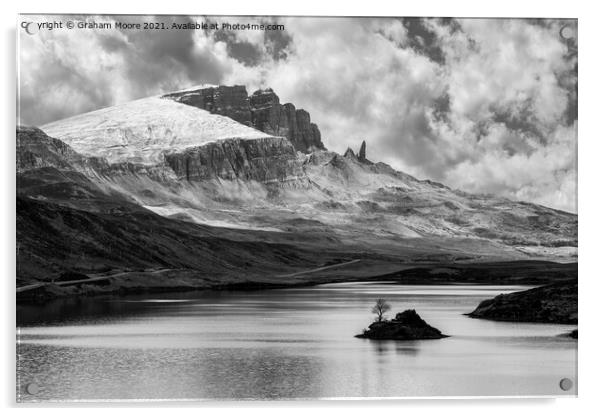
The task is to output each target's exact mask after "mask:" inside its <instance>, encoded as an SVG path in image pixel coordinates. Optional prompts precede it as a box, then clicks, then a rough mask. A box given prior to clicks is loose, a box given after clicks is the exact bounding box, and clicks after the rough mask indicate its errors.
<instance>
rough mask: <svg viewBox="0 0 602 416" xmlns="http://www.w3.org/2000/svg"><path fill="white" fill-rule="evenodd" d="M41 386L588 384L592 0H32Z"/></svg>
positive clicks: (66, 390)
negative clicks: (145, 9)
mask: <svg viewBox="0 0 602 416" xmlns="http://www.w3.org/2000/svg"><path fill="white" fill-rule="evenodd" d="M17 30H18V61H19V62H18V65H19V66H18V69H19V72H18V74H19V96H18V114H19V119H18V127H17V131H16V150H17V152H16V155H17V173H16V174H17V195H16V197H17V215H16V218H17V224H16V229H17V275H16V285H17V292H16V297H17V335H18V337H17V353H18V356H17V386H16V391H17V400H18V401H20V402H47V401H82V400H84V401H103V400H188V399H193V400H202V399H209V400H221V399H223V400H230V399H276V400H278V399H301V398H310V399H312V398H390V397H433V396H435V397H445V396H492V397H499V396H565V395H568V396H576V394H577V372H576V371H577V370H576V362H577V214H576V212H577V207H576V191H577V189H576V172H577V161H576V145H577V135H576V131H577V130H576V129H577V101H576V99H577V43H578V39H577V22H576V21H575V20H562V19H459V18H446V19H442V18H338V17H332V18H319V17H261V16H258V17H228V16H213V17H211V16H189V17H188V16H160V17H152V16H125V15H114V16H106V15H105V16H71V15H64V16H60V15H56V16H51V15H21V16H20V17H19V26H18V28H17Z"/></svg>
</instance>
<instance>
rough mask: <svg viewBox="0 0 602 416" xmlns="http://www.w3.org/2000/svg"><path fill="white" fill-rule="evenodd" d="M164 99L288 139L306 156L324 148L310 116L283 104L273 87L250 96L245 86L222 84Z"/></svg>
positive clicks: (178, 93) (176, 93)
mask: <svg viewBox="0 0 602 416" xmlns="http://www.w3.org/2000/svg"><path fill="white" fill-rule="evenodd" d="M162 98H169V99H172V100H175V101H177V102H179V103H182V104H187V105H190V106H193V107H197V108H201V109H203V110H207V111H209V112H210V113H213V114H219V115H223V116H227V117H230V118H231V119H233V120H235V121H238V122H239V123H242V124H245V125H248V126H251V127H254V128H256V129H257V130H260V131H262V132H264V133H267V134H271V135H273V136H281V137H286V138H287V139H289V140H290V142H291V143H292V144H293V146H294V147H295V149H296V150H299V151H301V152H303V153H311V152H313V151H314V150H319V149H324V144H323V143H322V136H321V134H320V129H318V126H317V125H316V124H314V123H312V122H311V117H310V115H309V113H308V112H307V111H305V110H303V109H296V108H295V106H294V105H293V104H291V103H286V104H280V98H278V96H277V95H276V94H275V93H274V91H273V90H272V89H271V88H267V89H265V90H258V91H255V92H254V93H253V95H251V96H250V97H249V96H248V95H247V90H246V88H245V87H244V86H242V85H235V86H223V85H220V86H215V87H213V86H212V87H202V88H199V89H193V90H187V91H179V92H174V93H170V94H166V95H164V96H163V97H162Z"/></svg>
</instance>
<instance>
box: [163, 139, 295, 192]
mask: <svg viewBox="0 0 602 416" xmlns="http://www.w3.org/2000/svg"><path fill="white" fill-rule="evenodd" d="M165 160H166V162H167V164H168V165H169V166H170V167H171V168H172V169H173V171H174V172H175V173H176V175H177V176H178V178H179V179H186V180H188V181H202V180H207V179H214V178H221V179H227V180H234V179H241V180H254V181H258V182H263V183H269V182H284V181H289V180H296V179H300V178H303V177H305V174H304V172H303V169H302V168H301V163H299V162H298V161H297V157H296V152H295V149H294V147H293V146H292V144H291V143H290V142H289V141H288V140H286V139H284V138H281V137H266V138H262V139H254V140H244V139H226V140H220V141H219V142H213V143H208V144H206V145H203V146H199V147H194V148H190V149H186V150H185V151H184V152H179V153H170V154H166V155H165Z"/></svg>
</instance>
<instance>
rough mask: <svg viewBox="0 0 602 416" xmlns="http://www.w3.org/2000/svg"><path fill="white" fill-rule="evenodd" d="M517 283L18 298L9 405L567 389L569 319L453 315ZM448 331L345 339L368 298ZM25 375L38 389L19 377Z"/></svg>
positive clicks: (358, 326) (367, 317) (572, 373)
mask: <svg viewBox="0 0 602 416" xmlns="http://www.w3.org/2000/svg"><path fill="white" fill-rule="evenodd" d="M525 288H526V287H521V286H464V285H463V286H402V285H397V284H389V283H343V284H328V285H321V286H316V287H309V288H295V289H277V290H265V291H253V292H242V291H221V292H212V291H207V292H195V293H184V294H162V295H140V296H127V297H104V298H100V297H96V298H85V299H63V300H57V301H53V302H50V303H47V304H45V305H42V306H32V305H19V306H18V309H17V316H18V342H17V353H18V354H19V360H18V366H17V384H18V386H17V393H18V395H19V400H21V401H46V400H107V399H200V398H204V399H218V398H219V399H245V398H247V399H287V398H320V397H324V398H335V397H341V398H342V397H401V396H415V397H416V396H419V397H424V396H433V395H435V396H465V395H469V396H477V395H487V396H499V395H504V396H508V395H510V396H518V395H520V396H522V395H562V394H571V395H574V394H576V385H575V386H574V387H573V388H572V389H571V390H569V391H567V392H563V391H562V390H561V389H560V388H559V381H560V379H562V378H564V377H568V378H570V379H572V380H573V381H574V382H575V381H576V371H577V370H576V365H577V342H576V341H575V340H572V339H570V338H566V337H561V336H559V334H562V333H566V332H568V331H570V330H572V329H574V326H569V325H547V324H524V323H521V324H517V323H505V322H492V321H486V320H479V319H471V318H468V317H466V316H464V315H463V313H466V312H470V311H472V310H473V309H474V308H475V307H476V306H477V305H478V303H479V302H480V301H481V300H483V299H486V298H490V297H493V296H495V295H497V294H500V293H507V292H511V291H515V290H523V289H525ZM379 297H383V298H385V299H387V300H388V301H389V303H390V304H391V305H392V311H391V312H390V315H393V314H394V313H396V312H400V311H402V310H405V309H409V308H413V309H416V311H417V312H418V313H419V314H420V315H421V316H422V318H423V319H425V320H426V321H427V322H428V323H429V324H431V325H432V326H434V327H436V328H438V329H440V330H441V331H442V332H443V333H444V334H447V335H450V336H451V337H450V338H445V339H441V340H425V341H371V340H365V339H357V338H354V337H353V335H355V334H358V333H360V332H361V331H362V329H363V328H365V327H367V326H368V325H369V324H370V322H371V320H372V319H373V317H372V316H371V314H370V309H371V307H372V304H373V303H374V301H375V299H376V298H379ZM32 382H34V383H36V384H37V385H38V386H39V392H37V393H36V394H33V395H32V394H28V393H27V392H26V389H25V387H24V386H26V385H27V384H28V383H32Z"/></svg>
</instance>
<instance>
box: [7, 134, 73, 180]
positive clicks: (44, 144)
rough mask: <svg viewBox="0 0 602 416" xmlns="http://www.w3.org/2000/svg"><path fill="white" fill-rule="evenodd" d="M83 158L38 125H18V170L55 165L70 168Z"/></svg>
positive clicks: (55, 166) (60, 167)
mask: <svg viewBox="0 0 602 416" xmlns="http://www.w3.org/2000/svg"><path fill="white" fill-rule="evenodd" d="M82 160H83V158H82V157H81V156H80V155H78V154H77V153H76V152H75V151H74V150H73V149H72V148H71V147H70V146H68V145H67V144H65V143H63V142H62V141H60V140H57V139H54V138H52V137H48V136H47V135H46V134H45V133H44V132H43V131H42V130H40V129H38V128H36V127H21V126H18V127H17V172H23V171H26V170H30V169H37V168H45V167H53V168H57V169H64V168H69V167H70V164H71V163H81V161H82Z"/></svg>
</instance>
